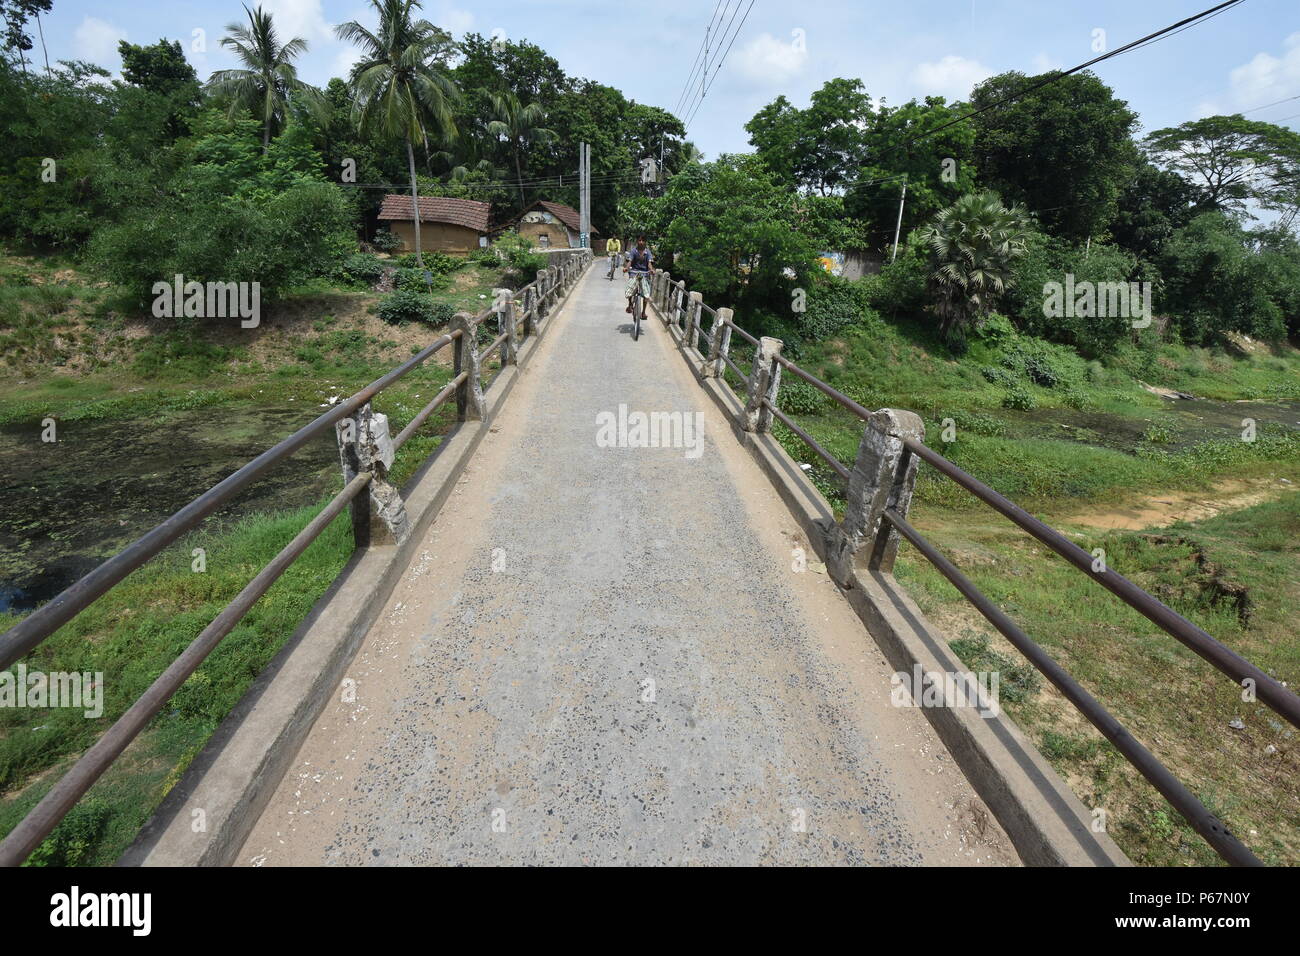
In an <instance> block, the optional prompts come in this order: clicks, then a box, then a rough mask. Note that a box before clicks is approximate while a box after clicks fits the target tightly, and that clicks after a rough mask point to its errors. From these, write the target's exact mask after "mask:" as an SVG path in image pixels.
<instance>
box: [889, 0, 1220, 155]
mask: <svg viewBox="0 0 1300 956" xmlns="http://www.w3.org/2000/svg"><path fill="white" fill-rule="evenodd" d="M1244 2H1245V0H1225V2H1223V3H1220V4H1218V5H1217V6H1213V7H1210V8H1209V9H1208V10H1202V11H1201V12H1200V13H1198V14H1195V15H1194V16H1190V17H1187V18H1185V19H1183V20H1179V21H1178V22H1177V23H1173V24H1170V25H1169V26H1167V27H1165V28H1164V29H1163V30H1157V31H1156V32H1155V33H1152V34H1149V35H1148V36H1145V37H1142V38H1141V39H1140V40H1134V41H1133V42H1131V43H1126V44H1124V45H1123V46H1122V47H1119V48H1117V49H1114V50H1111V51H1110V52H1109V53H1103V54H1102V55H1101V56H1096V57H1093V58H1092V59H1091V60H1089V61H1087V62H1086V63H1080V64H1079V65H1078V66H1075V67H1071V68H1070V69H1068V70H1064V71H1059V72H1056V73H1052V74H1049V75H1048V77H1047V79H1045V80H1041V81H1039V82H1037V83H1034V84H1033V85H1031V86H1028V87H1026V88H1025V89H1023V90H1019V91H1017V92H1015V93H1010V94H1008V95H1007V96H1004V97H1002V99H1000V100H997V101H995V102H993V103H989V104H987V105H986V106H981V107H980V108H979V109H977V110H974V111H972V112H970V113H966V114H963V115H962V116H959V117H957V118H956V119H953V120H949V121H948V122H946V123H941V124H940V125H938V126H936V127H934V128H933V129H931V130H927V131H926V132H925V133H923V134H921V135H918V136H914V137H913V138H912V139H909V140H908V141H907V142H905V143H903V144H902V145H901V146H899V147H898V149H906V148H907V147H908V146H911V145H912V144H913V143H915V142H919V141H920V140H922V139H927V138H928V137H930V136H933V135H934V134H935V133H938V132H940V131H942V130H945V129H948V128H949V127H951V126H956V125H957V124H958V123H964V122H965V121H966V120H968V119H973V118H974V117H976V116H979V115H980V114H981V113H987V112H988V111H989V110H994V109H998V108H1000V107H1003V106H1006V105H1007V104H1008V103H1011V102H1013V101H1015V100H1018V99H1021V98H1023V97H1025V96H1028V95H1029V94H1030V93H1034V92H1037V91H1038V90H1041V89H1043V87H1046V86H1050V85H1051V84H1053V83H1056V82H1059V81H1060V80H1063V79H1065V78H1066V77H1067V76H1070V75H1072V74H1074V73H1078V72H1079V71H1081V70H1086V69H1088V67H1090V66H1093V65H1095V64H1097V63H1100V62H1102V61H1103V60H1109V59H1111V58H1113V57H1117V56H1120V55H1122V54H1124V53H1128V52H1129V51H1130V50H1134V49H1138V48H1139V47H1143V46H1147V45H1148V44H1151V43H1154V42H1155V41H1156V40H1160V39H1164V38H1165V36H1166V35H1167V34H1169V35H1172V34H1174V33H1181V32H1182V31H1183V30H1185V29H1187V28H1188V27H1190V26H1192V25H1193V24H1195V23H1197V22H1199V21H1201V20H1205V19H1206V18H1209V17H1214V16H1218V14H1219V13H1221V12H1223V11H1225V10H1227V9H1229V8H1230V7H1235V6H1238V5H1240V4H1242V3H1244ZM895 152H897V150H895Z"/></svg>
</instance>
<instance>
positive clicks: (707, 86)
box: [685, 0, 755, 130]
mask: <svg viewBox="0 0 1300 956" xmlns="http://www.w3.org/2000/svg"><path fill="white" fill-rule="evenodd" d="M754 2H755V0H749V6H748V7H746V8H745V15H744V16H743V17H741V18H740V23H739V24H737V25H736V29H735V30H734V31H732V34H731V40H730V41H729V42H728V43H727V49H726V50H724V51H723V53H722V58H721V59H720V60H719V61H718V65H717V66H716V67H714V70H713V77H712V79H709V78H708V77H705V80H706V81H707V82H706V83H705V84H704V85H703V87H702V89H701V90H700V98H699V100H698V101H697V102H696V104H695V109H694V110H692V112H691V116H690V119H688V120H687V121H686V124H685V126H686V129H687V130H689V129H690V125H691V123H693V122H695V114H696V113H698V112H699V111H700V107H701V106H702V105H703V104H704V98H705V97H706V96H708V95H709V90H711V89H713V83H714V80H716V79H717V78H718V72H719V71H720V70H721V69H722V66H723V64H724V63H726V62H727V54H728V53H730V52H731V47H732V44H734V43H735V42H736V37H738V36H739V35H740V31H741V29H743V28H744V26H745V21H746V20H748V19H749V12H750V11H751V10H753V9H754ZM739 12H740V3H739V2H737V4H736V9H735V11H733V12H732V14H731V20H730V21H728V22H727V28H728V29H730V27H731V22H732V21H734V20H735V19H736V14H737V13H739ZM722 35H723V37H724V38H725V37H726V35H727V31H726V30H723V32H722ZM718 43H719V45H721V43H722V41H721V40H719V41H718Z"/></svg>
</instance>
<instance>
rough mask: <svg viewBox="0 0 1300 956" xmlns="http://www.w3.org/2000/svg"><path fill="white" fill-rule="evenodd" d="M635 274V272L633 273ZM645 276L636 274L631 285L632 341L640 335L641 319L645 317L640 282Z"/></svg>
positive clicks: (643, 293) (643, 295) (643, 297)
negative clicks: (634, 280)
mask: <svg viewBox="0 0 1300 956" xmlns="http://www.w3.org/2000/svg"><path fill="white" fill-rule="evenodd" d="M634 275H635V273H634ZM644 278H645V277H644V276H642V275H636V280H637V281H636V282H635V283H634V284H633V286H632V341H633V342H635V341H636V340H637V339H639V338H640V337H641V320H642V319H644V318H645V292H643V291H642V288H641V283H642V280H643V279H644Z"/></svg>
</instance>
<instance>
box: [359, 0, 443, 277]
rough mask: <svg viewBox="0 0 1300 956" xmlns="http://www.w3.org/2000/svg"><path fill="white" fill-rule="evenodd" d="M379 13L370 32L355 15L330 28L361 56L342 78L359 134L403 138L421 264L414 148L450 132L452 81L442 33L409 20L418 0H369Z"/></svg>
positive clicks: (425, 22)
mask: <svg viewBox="0 0 1300 956" xmlns="http://www.w3.org/2000/svg"><path fill="white" fill-rule="evenodd" d="M370 5H371V6H372V7H374V8H375V12H376V13H377V14H378V16H379V26H378V28H377V29H376V30H375V31H374V32H371V31H370V30H367V29H366V28H365V27H363V26H362V25H361V24H359V23H357V22H356V21H355V20H352V21H349V22H348V23H343V24H340V25H339V26H337V27H335V28H334V32H335V33H336V34H337V36H338V38H339V39H340V40H346V41H348V42H350V43H355V44H356V45H357V46H359V47H360V48H361V59H360V60H359V61H358V62H357V64H356V66H354V67H353V68H352V73H351V74H350V76H349V78H348V82H349V84H350V85H351V87H352V95H353V98H354V102H355V104H356V111H357V120H358V124H359V126H360V128H361V132H362V134H363V135H365V134H368V133H370V132H371V131H375V130H377V131H378V132H379V133H380V134H381V135H383V136H387V137H391V138H393V139H400V140H402V141H403V142H405V143H406V163H407V166H408V168H409V170H410V174H411V205H412V206H413V207H414V208H413V209H412V214H413V217H414V222H415V254H416V258H417V259H418V261H419V262H420V264H421V266H423V264H424V254H423V249H422V248H421V245H420V201H419V191H418V187H417V185H416V179H415V147H416V145H417V144H423V145H424V146H425V148H426V150H427V148H428V144H429V142H430V140H432V141H433V142H434V143H436V144H438V145H446V144H449V143H451V142H452V141H453V140H454V139H455V137H456V123H455V119H454V117H453V115H452V104H453V103H454V102H455V101H456V99H457V98H458V97H459V92H458V91H457V89H456V84H455V83H453V82H452V80H451V78H450V77H449V76H448V75H447V74H446V72H444V68H443V63H442V55H443V54H444V52H445V50H446V43H447V35H446V34H445V33H444V32H443V31H441V30H439V29H438V28H437V27H435V26H434V25H433V24H432V23H430V22H429V21H428V20H412V19H411V17H412V15H413V13H414V12H415V11H416V10H418V9H420V4H419V2H418V0H370Z"/></svg>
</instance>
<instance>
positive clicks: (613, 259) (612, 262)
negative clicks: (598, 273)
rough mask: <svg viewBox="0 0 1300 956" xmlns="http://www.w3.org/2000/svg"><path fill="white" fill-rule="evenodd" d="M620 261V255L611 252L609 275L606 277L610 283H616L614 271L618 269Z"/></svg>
mask: <svg viewBox="0 0 1300 956" xmlns="http://www.w3.org/2000/svg"><path fill="white" fill-rule="evenodd" d="M618 260H619V254H618V253H617V252H611V253H610V254H609V275H608V276H606V278H607V279H609V281H610V282H613V281H614V270H615V269H617V268H618Z"/></svg>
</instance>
